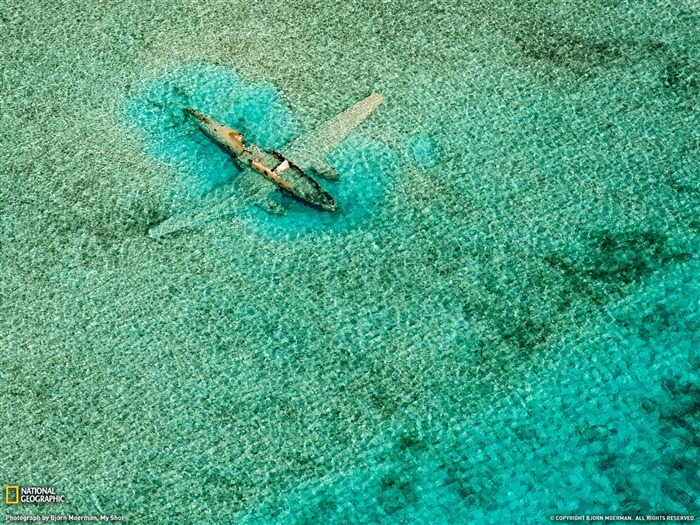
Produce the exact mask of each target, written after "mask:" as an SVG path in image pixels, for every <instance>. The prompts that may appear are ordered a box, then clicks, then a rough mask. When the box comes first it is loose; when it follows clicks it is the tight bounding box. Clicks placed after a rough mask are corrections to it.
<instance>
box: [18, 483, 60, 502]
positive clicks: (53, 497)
mask: <svg viewBox="0 0 700 525" xmlns="http://www.w3.org/2000/svg"><path fill="white" fill-rule="evenodd" d="M20 503H28V504H29V503H64V499H63V496H62V495H60V494H56V491H55V490H54V489H53V488H52V487H20V486H19V485H5V505H19V504H20Z"/></svg>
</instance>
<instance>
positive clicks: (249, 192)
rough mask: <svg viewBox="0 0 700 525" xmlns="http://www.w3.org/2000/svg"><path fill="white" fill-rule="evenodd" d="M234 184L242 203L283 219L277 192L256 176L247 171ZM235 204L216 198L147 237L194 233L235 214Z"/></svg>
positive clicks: (157, 227) (168, 221)
mask: <svg viewBox="0 0 700 525" xmlns="http://www.w3.org/2000/svg"><path fill="white" fill-rule="evenodd" d="M233 184H234V186H235V187H236V189H237V190H238V192H239V194H240V196H241V198H242V199H243V201H244V202H247V203H250V204H253V205H255V206H257V207H258V208H260V209H261V210H263V211H265V212H267V213H269V214H271V215H284V208H283V207H282V204H280V203H279V202H278V201H277V200H275V199H274V196H275V195H278V194H279V189H278V188H277V186H276V185H275V184H274V183H273V182H270V181H269V180H267V179H266V178H264V177H263V176H262V175H260V174H259V173H256V172H255V171H253V170H252V169H250V168H246V169H244V170H243V171H242V172H241V173H239V174H238V175H236V177H235V179H234V182H233ZM234 202H235V199H234V198H233V195H231V194H230V193H229V194H227V195H224V196H221V195H219V196H217V197H216V198H214V199H212V200H210V201H207V202H205V203H203V204H202V205H201V206H200V207H198V208H197V209H195V210H194V211H193V212H192V213H189V214H185V215H175V216H173V217H170V218H169V219H166V220H164V221H163V222H161V223H159V224H156V225H154V226H152V227H151V228H150V229H149V230H148V234H149V235H150V236H151V237H153V238H155V239H158V238H161V237H165V236H167V235H171V234H173V233H176V232H179V231H182V230H196V229H198V228H201V227H202V226H204V225H205V224H208V223H210V222H212V221H215V220H217V219H220V218H222V217H226V216H229V215H232V214H233V213H235V208H236V207H235V206H233V204H234Z"/></svg>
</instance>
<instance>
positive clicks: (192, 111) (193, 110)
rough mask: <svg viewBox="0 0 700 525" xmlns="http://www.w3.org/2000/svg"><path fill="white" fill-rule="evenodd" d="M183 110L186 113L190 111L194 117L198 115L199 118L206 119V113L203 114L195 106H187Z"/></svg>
mask: <svg viewBox="0 0 700 525" xmlns="http://www.w3.org/2000/svg"><path fill="white" fill-rule="evenodd" d="M183 111H184V112H185V113H189V114H190V115H192V116H193V117H196V118H197V119H198V120H204V115H202V114H201V113H200V112H199V111H197V110H196V109H194V108H185V109H184V110H183Z"/></svg>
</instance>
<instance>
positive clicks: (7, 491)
mask: <svg viewBox="0 0 700 525" xmlns="http://www.w3.org/2000/svg"><path fill="white" fill-rule="evenodd" d="M10 489H15V500H14V501H10ZM18 503H19V486H18V485H5V504H6V505H17V504H18Z"/></svg>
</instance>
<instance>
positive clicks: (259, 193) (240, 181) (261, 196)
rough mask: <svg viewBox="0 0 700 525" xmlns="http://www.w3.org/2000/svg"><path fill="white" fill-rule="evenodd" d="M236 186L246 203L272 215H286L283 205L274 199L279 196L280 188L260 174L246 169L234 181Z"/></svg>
mask: <svg viewBox="0 0 700 525" xmlns="http://www.w3.org/2000/svg"><path fill="white" fill-rule="evenodd" d="M234 185H235V186H236V188H238V190H239V191H240V194H241V197H243V199H244V200H245V201H246V202H249V203H251V204H254V205H255V206H257V207H258V208H260V209H261V210H263V211H266V212H267V213H269V214H271V215H284V208H283V207H282V204H280V203H279V202H278V201H277V200H275V198H274V196H276V195H278V194H279V188H278V187H277V185H276V184H275V183H274V182H271V181H269V180H267V179H266V178H265V177H263V176H262V175H260V173H258V172H256V171H254V170H252V169H251V168H246V169H244V170H243V171H242V172H241V173H240V174H238V176H237V177H236V178H235V179H234Z"/></svg>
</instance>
